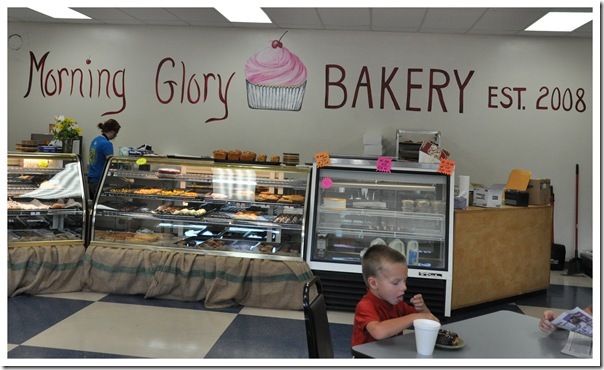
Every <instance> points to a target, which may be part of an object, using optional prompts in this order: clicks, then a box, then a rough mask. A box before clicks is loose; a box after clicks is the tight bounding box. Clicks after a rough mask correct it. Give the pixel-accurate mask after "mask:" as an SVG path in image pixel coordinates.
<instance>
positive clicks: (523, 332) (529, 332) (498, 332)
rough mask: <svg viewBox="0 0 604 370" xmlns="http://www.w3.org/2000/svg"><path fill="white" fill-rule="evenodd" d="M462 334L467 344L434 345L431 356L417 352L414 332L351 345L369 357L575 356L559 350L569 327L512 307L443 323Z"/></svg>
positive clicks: (449, 328)
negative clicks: (548, 327)
mask: <svg viewBox="0 0 604 370" xmlns="http://www.w3.org/2000/svg"><path fill="white" fill-rule="evenodd" d="M442 328H443V329H448V330H451V331H453V332H455V333H457V334H458V335H459V337H460V338H461V339H463V341H464V342H465V346H464V347H463V348H460V349H456V350H444V349H439V348H435V349H434V353H433V354H432V355H431V356H424V355H420V354H418V353H417V351H416V348H415V334H414V333H409V334H406V335H399V336H396V337H392V338H388V339H384V340H380V341H376V342H371V343H365V344H360V345H357V346H354V347H352V353H353V355H354V356H355V357H370V358H555V357H556V358H573V357H572V356H569V355H566V354H564V353H562V352H560V350H561V349H562V348H563V347H564V344H565V343H566V340H567V338H568V333H569V332H568V331H566V330H560V329H559V330H554V331H553V332H551V333H549V334H546V333H543V332H541V331H540V330H539V319H537V318H535V317H532V316H526V315H523V314H520V313H517V312H513V311H505V310H504V311H497V312H494V313H490V314H487V315H483V316H477V317H473V318H471V319H467V320H462V321H458V322H454V323H451V324H446V325H443V326H442Z"/></svg>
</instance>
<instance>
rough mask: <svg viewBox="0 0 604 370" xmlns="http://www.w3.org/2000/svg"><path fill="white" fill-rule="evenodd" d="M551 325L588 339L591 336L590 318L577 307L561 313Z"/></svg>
mask: <svg viewBox="0 0 604 370" xmlns="http://www.w3.org/2000/svg"><path fill="white" fill-rule="evenodd" d="M552 324H553V325H554V326H555V327H557V328H561V329H566V330H569V331H571V332H576V333H579V334H583V335H585V336H588V337H590V338H591V337H592V336H593V326H592V317H591V315H590V314H588V313H587V312H585V311H583V310H582V309H580V308H579V307H575V308H573V309H572V310H571V311H566V312H563V313H561V314H560V315H559V316H558V317H556V318H555V319H554V320H553V321H552Z"/></svg>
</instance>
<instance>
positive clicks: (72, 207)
mask: <svg viewBox="0 0 604 370" xmlns="http://www.w3.org/2000/svg"><path fill="white" fill-rule="evenodd" d="M7 182H8V183H7V208H8V213H7V215H8V217H7V219H8V230H7V232H8V246H9V247H16V246H31V245H51V244H52V245H57V244H80V245H83V244H84V242H85V235H86V227H87V222H86V214H87V213H86V196H85V187H84V181H83V175H82V167H81V163H80V160H79V156H77V155H75V154H71V153H34V152H32V153H13V152H10V153H8V163H7Z"/></svg>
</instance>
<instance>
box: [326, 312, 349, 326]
mask: <svg viewBox="0 0 604 370" xmlns="http://www.w3.org/2000/svg"><path fill="white" fill-rule="evenodd" d="M327 318H328V319H329V322H332V323H336V324H347V325H352V324H353V323H354V312H341V311H328V312H327Z"/></svg>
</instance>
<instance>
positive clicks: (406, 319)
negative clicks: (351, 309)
mask: <svg viewBox="0 0 604 370" xmlns="http://www.w3.org/2000/svg"><path fill="white" fill-rule="evenodd" d="M415 319H430V320H435V321H438V319H437V318H436V317H435V316H434V315H432V314H431V313H430V312H429V311H428V312H420V313H412V314H409V315H405V316H401V317H397V318H394V319H389V320H384V321H372V322H370V323H368V324H367V326H365V329H366V330H367V332H369V334H370V335H371V336H372V337H373V338H375V339H376V340H380V339H386V338H390V337H392V336H395V335H397V334H399V333H400V332H402V331H403V330H405V329H408V328H410V327H411V325H413V320H415Z"/></svg>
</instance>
